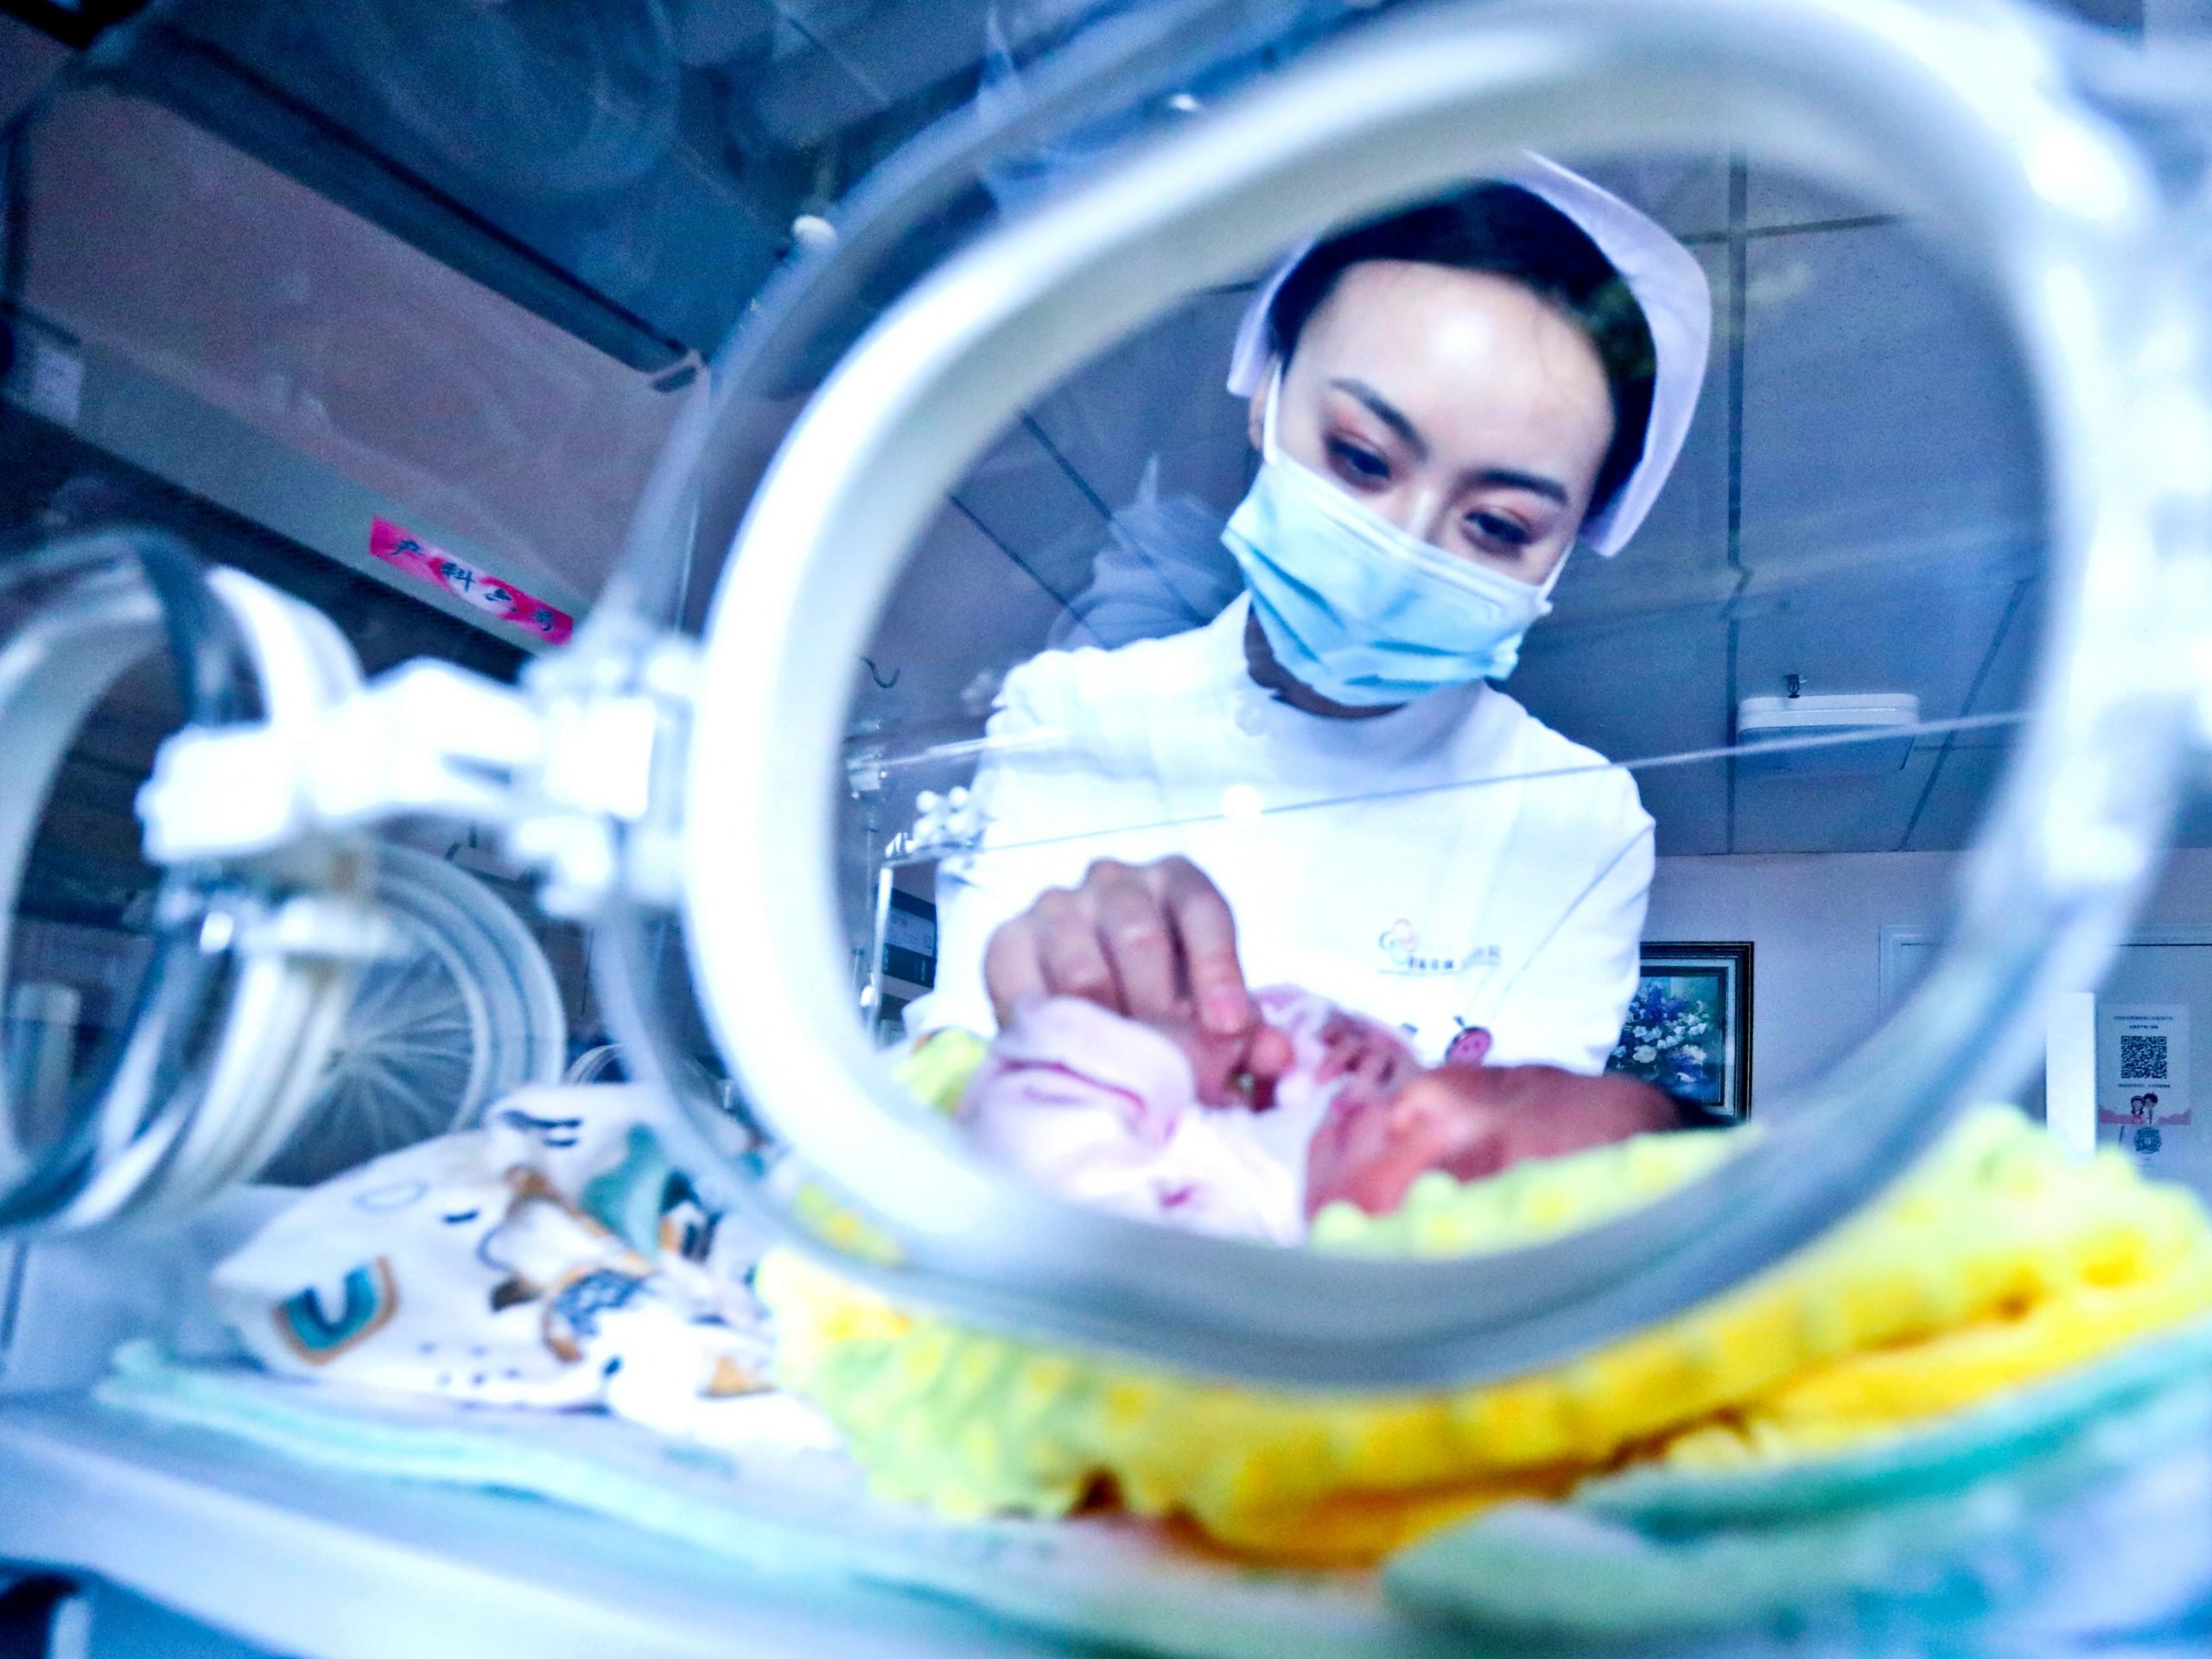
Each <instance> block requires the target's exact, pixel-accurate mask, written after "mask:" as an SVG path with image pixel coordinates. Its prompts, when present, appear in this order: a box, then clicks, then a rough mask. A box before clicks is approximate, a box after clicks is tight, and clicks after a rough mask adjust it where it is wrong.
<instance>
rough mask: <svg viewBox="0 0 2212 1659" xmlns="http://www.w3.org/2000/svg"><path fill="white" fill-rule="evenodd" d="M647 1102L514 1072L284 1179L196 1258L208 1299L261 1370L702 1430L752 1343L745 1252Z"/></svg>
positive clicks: (736, 1378) (636, 1093)
mask: <svg viewBox="0 0 2212 1659" xmlns="http://www.w3.org/2000/svg"><path fill="white" fill-rule="evenodd" d="M651 1115H652V1107H651V1103H650V1100H649V1097H648V1096H646V1095H645V1092H644V1091H643V1090H639V1089H638V1088H636V1087H634V1086H632V1085H626V1084H622V1085H595V1086H588V1087H581V1088H574V1087H572V1088H539V1089H525V1090H520V1091H518V1093H515V1094H513V1095H511V1096H507V1098H506V1099H505V1101H503V1102H502V1103H500V1104H499V1106H498V1107H496V1108H495V1109H493V1111H492V1112H491V1113H490V1114H489V1116H488V1117H487V1119H486V1122H485V1124H484V1126H483V1127H482V1128H475V1129H467V1130H463V1131H461V1132H460V1133H458V1134H454V1135H442V1136H440V1137H438V1138H437V1139H435V1140H433V1141H423V1142H422V1143H420V1144H419V1145H416V1146H412V1147H403V1148H402V1149H400V1150H399V1151H397V1152H393V1153H389V1154H385V1156H384V1157H381V1158H378V1159H377V1160H374V1161H373V1162H372V1163H368V1164H365V1165H363V1166H361V1167H359V1169H354V1170H350V1171H348V1172H346V1173H344V1174H342V1175H340V1176H338V1177H336V1178H334V1179H331V1180H329V1181H327V1182H325V1183H324V1184H323V1185H321V1186H318V1187H315V1188H314V1189H312V1190H311V1191H309V1192H306V1193H304V1194H303V1195H302V1197H301V1198H300V1199H299V1201H298V1202H297V1203H296V1204H294V1205H292V1206H291V1207H290V1208H289V1209H287V1210H286V1211H283V1213H282V1214H280V1215H278V1216H277V1217H276V1219H275V1220H273V1221H271V1222H270V1224H268V1225H267V1226H266V1227H264V1229H263V1230H261V1231H260V1232H259V1233H258V1234H257V1235H256V1236H255V1237H254V1238H253V1239H252V1241H251V1243H248V1244H247V1245H246V1246H245V1248H244V1249H241V1250H239V1251H238V1253H237V1254H235V1255H232V1256H231V1257H230V1258H229V1259H228V1260H227V1261H226V1262H223V1263H222V1264H221V1265H220V1266H219V1267H218V1268H216V1269H215V1273H214V1275H213V1282H212V1286H211V1289H212V1294H213V1299H214V1301H215V1306H216V1307H217V1309H218V1311H219V1313H221V1314H222V1316H223V1318H224V1319H225V1320H226V1322H227V1323H228V1324H229V1325H231V1327H232V1329H233V1330H234V1331H236V1332H237V1333H238V1338H239V1339H240V1340H241V1341H242V1342H243V1343H244V1344H245V1347H246V1349H247V1351H249V1352H250V1353H251V1354H252V1355H253V1357H255V1358H257V1359H258V1360H259V1361H260V1362H261V1363H263V1364H264V1365H265V1366H267V1367H268V1368H269V1369H270V1370H273V1371H277V1372H280V1373H286V1374H289V1375H291V1376H301V1377H312V1378H319V1379H325V1380H328V1381H332V1382H340V1383H350V1384H357V1385H361V1386H366V1387H371V1388H378V1389H394V1390H398V1391H401V1392H404V1393H409V1394H428V1395H442V1396H446V1397H448V1398H451V1399H455V1400H462V1401H473V1402H480V1403H483V1404H487V1405H517V1406H545V1407H582V1406H604V1407H606V1408H607V1409H609V1410H611V1411H613V1412H614V1413H616V1414H619V1415H621V1416H625V1417H629V1418H632V1419H635V1420H637V1421H640V1422H642V1423H644V1424H645V1425H646V1426H648V1427H652V1428H654V1429H657V1430H659V1431H661V1432H663V1433H676V1434H684V1435H690V1436H692V1437H695V1438H700V1439H707V1440H712V1439H715V1427H716V1415H715V1404H716V1402H728V1401H730V1400H731V1399H732V1398H733V1397H734V1396H737V1395H747V1394H752V1393H754V1392H757V1391H759V1390H760V1389H766V1387H767V1386H768V1382H767V1376H768V1357H769V1349H768V1344H767V1341H766V1333H765V1331H764V1329H763V1321H762V1318H761V1315H760V1308H759V1306H758V1304H757V1303H755V1302H754V1301H753V1297H752V1294H751V1293H750V1292H749V1291H748V1290H747V1288H746V1284H745V1273H746V1269H747V1268H748V1267H749V1265H750V1262H749V1259H748V1257H749V1252H748V1251H747V1249H746V1247H745V1246H744V1245H743V1244H742V1243H741V1242H740V1241H739V1240H738V1239H737V1237H736V1236H735V1233H734V1229H731V1228H728V1227H726V1226H723V1225H721V1220H720V1217H716V1216H714V1215H710V1214H709V1213H708V1211H706V1210H705V1209H704V1208H703V1207H702V1205H701V1203H700V1201H699V1198H698V1197H697V1195H696V1192H694V1191H693V1189H692V1186H691V1183H690V1181H689V1180H688V1179H686V1178H685V1176H684V1175H683V1172H682V1171H680V1170H679V1169H677V1167H676V1166H675V1164H674V1163H673V1162H672V1161H671V1159H670V1157H669V1154H668V1153H667V1151H666V1150H665V1149H664V1146H663V1143H662V1140H661V1137H660V1136H658V1135H656V1134H655V1133H654V1132H653V1128H652V1122H651Z"/></svg>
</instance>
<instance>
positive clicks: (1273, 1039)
mask: <svg viewBox="0 0 2212 1659" xmlns="http://www.w3.org/2000/svg"><path fill="white" fill-rule="evenodd" d="M1297 1059H1298V1052H1297V1050H1295V1049H1294V1048H1293V1047H1292V1046H1291V1041H1290V1037H1289V1034H1288V1033H1285V1032H1280V1031H1277V1030H1276V1029H1275V1028H1274V1027H1273V1026H1262V1027H1260V1028H1259V1029H1258V1030H1257V1031H1255V1032H1254V1033H1252V1046H1251V1047H1250V1048H1249V1049H1247V1050H1246V1051H1245V1053H1244V1069H1245V1070H1246V1071H1249V1072H1250V1073H1251V1074H1252V1076H1253V1077H1255V1078H1258V1079H1260V1080H1261V1081H1262V1082H1266V1083H1269V1084H1273V1083H1276V1082H1279V1081H1280V1080H1281V1079H1282V1078H1284V1077H1287V1076H1289V1075H1290V1068H1291V1067H1292V1066H1293V1065H1295V1064H1296V1063H1297Z"/></svg>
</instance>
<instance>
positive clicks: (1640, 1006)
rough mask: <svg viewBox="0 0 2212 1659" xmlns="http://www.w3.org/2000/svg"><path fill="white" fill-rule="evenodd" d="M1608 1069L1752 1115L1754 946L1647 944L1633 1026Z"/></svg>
mask: <svg viewBox="0 0 2212 1659" xmlns="http://www.w3.org/2000/svg"><path fill="white" fill-rule="evenodd" d="M1605 1070H1607V1071H1621V1072H1625V1073H1626V1074H1627V1075H1628V1076H1630V1077H1640V1078H1642V1079H1643V1081H1644V1082H1646V1083H1650V1084H1657V1085H1658V1086H1659V1087H1660V1088H1662V1089H1663V1090H1666V1091H1667V1092H1668V1093H1669V1094H1670V1095H1673V1096H1676V1097H1677V1098H1679V1099H1685V1100H1692V1101H1694V1102H1696V1103H1698V1104H1699V1105H1700V1106H1707V1107H1711V1108H1713V1109H1718V1110H1720V1111H1724V1112H1727V1113H1729V1114H1731V1115H1732V1116H1736V1117H1749V1116H1751V946H1750V945H1749V944H1646V945H1645V946H1644V947H1643V976H1642V977H1641V978H1639V979H1638V980H1637V984H1636V995H1634V996H1633V997H1631V998H1630V999H1629V1005H1628V1022H1627V1023H1626V1024H1625V1025H1624V1026H1623V1027H1621V1037H1620V1041H1619V1042H1618V1043H1617V1044H1615V1045H1614V1046H1613V1052H1612V1056H1611V1058H1610V1059H1608V1060H1607V1061H1606V1062H1605Z"/></svg>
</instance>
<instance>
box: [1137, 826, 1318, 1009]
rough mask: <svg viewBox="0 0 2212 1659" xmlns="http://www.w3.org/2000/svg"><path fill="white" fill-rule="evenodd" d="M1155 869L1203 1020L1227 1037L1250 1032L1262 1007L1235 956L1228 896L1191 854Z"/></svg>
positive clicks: (1234, 937)
mask: <svg viewBox="0 0 2212 1659" xmlns="http://www.w3.org/2000/svg"><path fill="white" fill-rule="evenodd" d="M1153 868H1154V872H1155V873H1156V876H1157V880H1159V882H1160V897H1161V899H1163V900H1164V901H1165V903H1166V908H1167V916H1168V922H1169V925H1171V926H1172V927H1173V929H1174V931H1175V938H1176V942H1177V943H1178V944H1179V945H1180V946H1181V947H1182V952H1183V973H1184V976H1185V979H1186V980H1187V981H1188V982H1189V983H1190V987H1191V995H1192V1001H1195V1002H1196V1003H1197V1004H1198V1021H1199V1023H1200V1024H1201V1025H1202V1026H1204V1027H1205V1028H1206V1029H1207V1030H1208V1031H1211V1032H1212V1033H1215V1034H1216V1035H1217V1036H1223V1037H1233V1036H1237V1035H1240V1034H1242V1033H1244V1032H1247V1031H1249V1030H1250V1029H1251V1028H1252V1027H1253V1026H1255V1024H1257V1023H1258V1021H1259V1011H1258V1010H1257V1009H1255V1007H1253V1006H1252V995H1251V993H1250V992H1249V991H1248V990H1247V989H1245V988H1244V968H1243V963H1240V962H1238V961H1237V959H1236V918H1235V917H1234V916H1232V915H1231V914H1230V909H1229V901H1228V900H1227V899H1224V898H1223V897H1222V896H1221V889H1220V888H1218V887H1215V886H1214V884H1213V883H1212V882H1211V880H1208V879H1207V878H1206V875H1205V872H1204V871H1202V870H1200V869H1199V868H1198V866H1197V865H1195V864H1193V863H1192V862H1191V861H1189V860H1188V859H1182V858H1173V859H1166V860H1163V861H1161V862H1160V863H1159V864H1156V865H1154V867H1153ZM1287 1041H1288V1039H1285V1042H1286V1045H1287Z"/></svg>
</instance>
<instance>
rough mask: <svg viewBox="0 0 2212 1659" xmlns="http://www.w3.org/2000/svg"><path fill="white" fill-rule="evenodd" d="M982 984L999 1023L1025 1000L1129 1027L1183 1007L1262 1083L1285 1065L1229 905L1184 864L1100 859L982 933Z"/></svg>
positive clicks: (1286, 1055) (1286, 1047)
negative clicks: (1247, 977)
mask: <svg viewBox="0 0 2212 1659" xmlns="http://www.w3.org/2000/svg"><path fill="white" fill-rule="evenodd" d="M983 982H984V984H985V986H986V987H987V988H988V989H989V991H990V995H991V1003H992V1006H993V1007H995V1009H996V1010H997V1011H998V1016H999V1024H1000V1025H1001V1026H1004V1025H1005V1024H1006V1023H1007V1021H1008V1020H1010V1019H1011V1018H1012V1017H1013V1014H1014V1004H1015V1003H1016V1002H1019V1001H1021V1000H1022V999H1023V998H1025V997H1031V996H1079V997H1082V998H1084V1000H1085V1001H1090V1002H1096V1003H1097V1004H1098V1005H1099V1006H1100V1007H1105V1008H1111V1009H1112V1010H1113V1011H1114V1012H1115V1013H1116V1014H1126V1015H1128V1017H1129V1018H1131V1019H1135V1020H1171V1019H1173V1018H1174V1017H1176V1016H1177V1015H1178V1014H1182V1013H1187V1012H1189V1011H1192V1010H1195V1011H1196V1013H1197V1015H1198V1025H1199V1027H1200V1029H1201V1030H1203V1031H1204V1032H1205V1033H1206V1034H1208V1035H1209V1036H1211V1037H1213V1038H1216V1039H1221V1040H1223V1041H1224V1042H1227V1043H1229V1044H1230V1046H1234V1047H1236V1048H1237V1049H1238V1051H1239V1052H1240V1055H1241V1059H1242V1066H1241V1069H1242V1070H1243V1071H1247V1072H1249V1073H1250V1074H1251V1076H1252V1077H1254V1078H1255V1079H1258V1080H1260V1081H1262V1082H1268V1081H1272V1080H1273V1079H1274V1078H1277V1077H1281V1076H1282V1075H1283V1073H1284V1072H1286V1071H1288V1070H1289V1069H1290V1064H1291V1058H1292V1056H1291V1048H1290V1039H1289V1038H1287V1037H1286V1036H1284V1035H1283V1033H1281V1032H1279V1031H1276V1030H1275V1029H1274V1028H1273V1027H1270V1026H1268V1025H1266V1024H1265V1023H1263V1022H1262V1020H1261V1018H1260V1011H1259V1009H1258V1007H1256V1006H1255V1004H1254V1003H1253V1001H1252V995H1251V993H1250V992H1249V990H1247V989H1246V988H1245V985H1244V969H1243V964H1242V963H1240V962H1238V960H1237V957H1236V918H1234V917H1233V916H1231V915H1230V911H1229V901H1228V900H1227V899H1224V898H1223V897H1222V896H1221V890H1220V889H1219V888H1218V887H1215V886H1214V884H1213V883H1212V882H1211V880H1208V879H1207V877H1206V874H1205V871H1203V870H1201V869H1200V868H1198V866H1197V865H1195V864H1193V863H1192V862H1191V861H1190V860H1189V859H1187V858H1163V859H1161V860H1160V861H1158V862H1156V863H1152V864H1134V865H1133V864H1119V863H1116V862H1115V861H1112V860H1110V859H1101V860H1100V861H1098V862H1096V863H1095V864H1093V865H1092V866H1091V867H1090V868H1089V869H1088V870H1086V871H1085V872H1084V877H1083V880H1082V882H1081V884H1080V885H1078V886H1077V887H1052V888H1049V889H1047V890H1046V892H1044V893H1040V894H1039V895H1038V899H1037V901H1036V903H1034V904H1033V905H1031V906H1029V908H1028V909H1027V910H1026V911H1024V912H1022V913H1021V914H1020V915H1019V916H1017V917H1015V918H1014V919H1013V920H1012V921H1010V922H1007V923H1006V924H1005V925H1002V926H1001V927H1000V929H999V930H998V931H997V932H995V933H994V934H992V935H991V942H990V944H989V947H988V949H987V950H985V951H984V953H983Z"/></svg>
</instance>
